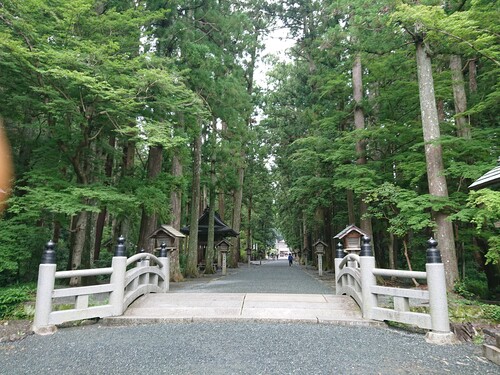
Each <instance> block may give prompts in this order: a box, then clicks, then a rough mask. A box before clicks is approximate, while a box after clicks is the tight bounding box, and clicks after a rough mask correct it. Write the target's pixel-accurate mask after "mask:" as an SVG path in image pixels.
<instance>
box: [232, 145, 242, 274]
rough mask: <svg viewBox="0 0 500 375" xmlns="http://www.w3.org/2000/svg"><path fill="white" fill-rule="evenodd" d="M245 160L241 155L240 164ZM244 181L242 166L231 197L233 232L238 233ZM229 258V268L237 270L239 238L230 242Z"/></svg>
mask: <svg viewBox="0 0 500 375" xmlns="http://www.w3.org/2000/svg"><path fill="white" fill-rule="evenodd" d="M244 159H245V155H244V153H243V152H242V153H241V162H242V163H243V160H244ZM244 179H245V168H244V167H243V166H241V167H239V169H238V187H237V188H236V190H235V191H234V195H233V230H234V231H236V232H238V233H239V232H240V229H241V206H242V205H243V181H244ZM231 244H232V246H231V250H232V253H231V256H230V265H229V266H230V267H232V268H237V267H238V262H239V260H240V246H241V244H240V236H237V237H234V238H233V239H232V241H231Z"/></svg>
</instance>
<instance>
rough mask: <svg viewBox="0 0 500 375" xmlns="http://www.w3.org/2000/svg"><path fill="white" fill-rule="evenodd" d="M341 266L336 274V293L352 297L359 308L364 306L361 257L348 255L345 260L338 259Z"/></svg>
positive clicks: (337, 268)
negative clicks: (360, 266)
mask: <svg viewBox="0 0 500 375" xmlns="http://www.w3.org/2000/svg"><path fill="white" fill-rule="evenodd" d="M337 260H339V264H338V266H337V267H336V270H338V272H336V273H335V281H336V286H337V288H336V293H337V294H339V295H342V294H345V295H348V296H351V297H352V298H353V299H354V300H355V301H356V303H357V304H358V305H359V306H362V305H363V297H362V295H361V271H360V269H359V255H356V254H347V255H346V256H345V257H344V258H342V259H340V258H336V259H335V261H337Z"/></svg>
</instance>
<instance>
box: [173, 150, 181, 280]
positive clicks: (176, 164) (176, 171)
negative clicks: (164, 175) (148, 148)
mask: <svg viewBox="0 0 500 375" xmlns="http://www.w3.org/2000/svg"><path fill="white" fill-rule="evenodd" d="M172 176H174V178H175V179H180V178H181V177H182V164H181V161H180V159H179V155H178V154H177V153H174V155H173V157H172ZM181 199H182V190H181V189H180V188H179V187H178V186H177V184H176V185H175V188H174V189H172V192H171V193H170V206H171V211H172V221H171V222H170V225H172V227H174V228H175V229H177V230H179V229H180V227H181V217H182V210H181V202H182V200H181ZM174 246H175V248H176V250H175V251H172V252H171V253H170V278H171V279H172V281H176V282H177V281H182V280H183V279H184V277H183V276H182V273H181V266H180V262H179V254H180V251H181V244H180V240H179V239H178V238H176V239H175V244H174Z"/></svg>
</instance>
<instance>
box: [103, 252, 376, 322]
mask: <svg viewBox="0 0 500 375" xmlns="http://www.w3.org/2000/svg"><path fill="white" fill-rule="evenodd" d="M325 279H327V277H326V278H325ZM205 320H243V321H245V320H251V321H273V322H291V321H293V322H313V323H335V324H343V325H370V324H375V325H380V324H379V323H376V322H372V321H369V320H365V319H363V318H362V316H361V311H360V309H359V307H358V306H357V305H356V303H355V302H354V300H352V299H351V298H349V297H347V296H336V295H335V292H334V289H332V288H331V287H329V286H328V284H325V283H321V282H319V281H318V280H317V279H315V278H314V277H313V274H311V273H308V272H304V268H302V267H300V266H298V265H296V264H295V265H293V266H291V267H290V266H289V265H288V261H286V260H280V261H262V262H258V263H254V264H252V265H251V266H250V267H249V266H248V265H247V264H243V265H240V267H239V268H237V269H230V270H228V274H227V275H226V276H222V275H221V274H220V273H219V274H218V275H214V276H211V277H208V278H202V279H197V280H193V281H187V282H183V283H175V284H172V287H171V292H170V293H166V294H149V295H147V296H143V297H141V298H140V299H138V300H137V301H135V302H134V303H133V304H132V305H131V306H130V307H129V308H128V310H127V311H126V312H125V314H124V315H123V316H121V317H113V318H106V319H105V322H107V323H109V324H130V323H145V322H148V323H151V322H166V321H188V322H193V321H205Z"/></svg>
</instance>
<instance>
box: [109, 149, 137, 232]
mask: <svg viewBox="0 0 500 375" xmlns="http://www.w3.org/2000/svg"><path fill="white" fill-rule="evenodd" d="M135 149H136V144H135V142H134V141H130V140H128V141H127V142H126V143H125V145H124V146H123V157H122V166H121V174H122V177H123V176H132V175H133V174H134V164H135ZM112 222H113V239H114V240H116V239H117V238H119V237H120V236H123V237H125V238H129V233H130V227H131V223H130V219H129V218H128V217H127V216H125V217H123V218H119V219H113V220H112Z"/></svg>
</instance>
